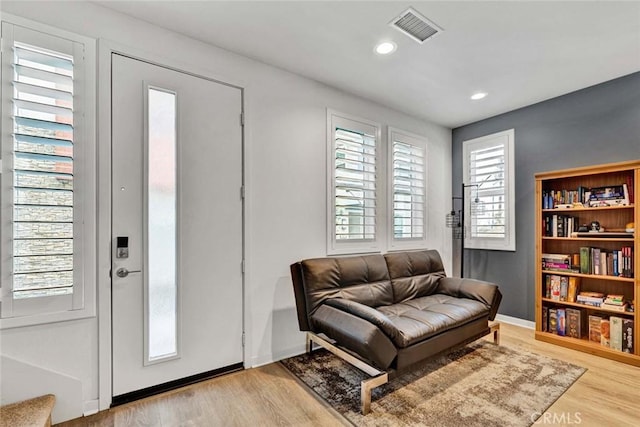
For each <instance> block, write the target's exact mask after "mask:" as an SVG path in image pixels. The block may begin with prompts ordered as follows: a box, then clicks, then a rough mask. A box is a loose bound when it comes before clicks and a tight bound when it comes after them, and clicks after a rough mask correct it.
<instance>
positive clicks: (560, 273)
mask: <svg viewBox="0 0 640 427" xmlns="http://www.w3.org/2000/svg"><path fill="white" fill-rule="evenodd" d="M542 273H543V274H556V275H558V276H572V277H584V278H587V279H596V280H613V281H614V282H629V283H635V281H636V280H635V279H634V278H631V277H620V276H605V275H602V274H582V273H573V272H564V271H561V270H542Z"/></svg>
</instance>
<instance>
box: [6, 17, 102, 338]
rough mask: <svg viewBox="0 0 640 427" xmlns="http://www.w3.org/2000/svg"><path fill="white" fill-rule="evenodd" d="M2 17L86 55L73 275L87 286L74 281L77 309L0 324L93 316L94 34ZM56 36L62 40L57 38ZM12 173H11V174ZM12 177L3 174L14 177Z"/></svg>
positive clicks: (79, 78)
mask: <svg viewBox="0 0 640 427" xmlns="http://www.w3.org/2000/svg"><path fill="white" fill-rule="evenodd" d="M2 23H3V25H2V27H7V28H8V27H9V26H11V28H14V27H18V28H22V29H24V30H26V31H27V32H29V33H34V35H33V37H37V38H39V37H50V36H51V37H53V38H57V40H60V39H64V40H66V41H69V42H71V43H72V46H73V55H74V57H76V58H79V56H78V55H83V56H82V57H81V58H82V61H78V64H77V65H78V69H77V70H76V71H77V72H76V77H75V78H74V80H75V82H77V84H78V85H79V87H80V86H81V87H82V89H81V90H79V92H80V93H81V94H82V97H81V98H80V99H78V100H76V102H77V105H76V106H75V107H76V108H75V110H77V111H79V112H80V113H81V114H82V120H80V121H78V122H77V123H76V125H75V128H74V133H75V135H74V141H80V142H81V143H80V144H75V145H74V151H75V152H74V158H76V159H79V161H78V162H74V163H75V164H74V168H75V169H76V171H77V172H76V174H75V175H76V177H77V178H78V179H76V180H74V192H75V193H76V197H77V199H76V200H79V201H80V202H79V203H77V204H75V206H74V258H75V259H74V279H75V280H76V282H77V283H81V284H82V286H81V287H82V289H78V287H79V286H74V294H73V296H72V306H73V309H71V310H66V311H54V312H48V313H46V312H45V313H37V314H29V315H24V316H20V315H19V314H18V315H17V316H16V317H8V318H3V319H0V329H5V328H16V327H22V326H31V325H38V324H46V323H53V322H61V321H67V320H76V319H82V318H88V317H94V316H95V315H96V284H95V282H94V274H95V271H96V237H95V236H96V220H95V218H96V211H97V207H96V185H95V184H96V176H95V175H96V172H95V171H96V166H97V161H96V160H97V159H96V91H95V88H96V68H95V64H96V41H95V39H92V38H89V37H85V36H82V35H79V34H75V33H72V32H69V31H64V30H60V29H58V28H54V27H51V26H48V25H45V24H41V23H38V22H35V21H31V20H28V19H24V18H21V17H17V16H13V15H10V14H4V15H3V17H2ZM4 24H7V25H4ZM12 32H13V30H12ZM29 37H31V35H29ZM12 40H13V37H11V40H8V39H5V38H4V37H3V40H2V43H3V46H2V49H3V52H5V55H3V62H6V61H7V59H5V58H9V57H10V55H8V54H6V52H8V48H9V47H8V46H6V43H7V42H11V41H12ZM53 42H55V43H58V42H57V41H55V40H54V41H53ZM78 45H82V46H83V49H82V50H80V51H78ZM4 80H6V79H4ZM74 84H75V83H74ZM5 90H6V88H5ZM8 93H11V92H8ZM6 108H7V106H6V105H4V103H3V109H2V111H3V116H6V114H4V113H5V112H6ZM4 119H5V117H3V120H4ZM5 126H6V129H7V130H8V129H11V128H12V125H11V126H8V125H7V123H4V124H3V126H2V127H3V128H5ZM6 133H7V132H6V131H5V134H6ZM5 137H6V135H3V140H4V139H5ZM5 143H6V141H3V145H6V144H5ZM4 154H8V153H6V152H5V151H3V155H4ZM9 158H10V157H9ZM7 160H9V159H7ZM5 166H7V167H10V166H11V165H7V164H6V163H5ZM7 178H10V175H9V176H8V177H7ZM7 178H5V179H4V180H5V181H11V180H10V179H7ZM4 190H6V188H5V187H3V190H2V191H3V192H4ZM78 195H79V197H78ZM76 197H74V198H76ZM74 203H75V202H74ZM7 217H9V218H10V217H11V216H7V215H4V216H3V219H6V218H7ZM3 227H4V225H3ZM76 227H81V232H80V233H77V232H76ZM3 270H5V271H10V269H7V268H6V266H3ZM3 283H8V281H7V280H3ZM6 292H7V290H6V288H5V289H3V290H2V293H3V294H5V295H4V296H5V297H6V298H4V303H3V306H4V307H7V306H8V305H10V304H9V303H10V301H9V298H10V296H8V295H6ZM34 302H37V301H34ZM12 314H13V313H12Z"/></svg>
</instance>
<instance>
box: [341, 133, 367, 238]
mask: <svg viewBox="0 0 640 427" xmlns="http://www.w3.org/2000/svg"><path fill="white" fill-rule="evenodd" d="M372 133H373V132H372ZM334 141H335V144H334V147H335V149H334V153H335V159H334V160H335V163H334V165H335V168H334V191H335V196H334V206H335V239H336V240H337V241H340V240H343V241H353V240H374V239H375V238H376V135H375V133H373V134H370V133H366V132H358V131H355V130H350V129H345V128H340V127H336V128H335V133H334Z"/></svg>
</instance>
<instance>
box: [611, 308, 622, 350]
mask: <svg viewBox="0 0 640 427" xmlns="http://www.w3.org/2000/svg"><path fill="white" fill-rule="evenodd" d="M609 327H610V330H611V338H610V339H609V342H610V347H611V349H612V350H618V351H622V318H621V317H617V316H611V317H609Z"/></svg>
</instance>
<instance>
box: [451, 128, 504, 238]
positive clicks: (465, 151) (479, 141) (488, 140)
mask: <svg viewBox="0 0 640 427" xmlns="http://www.w3.org/2000/svg"><path fill="white" fill-rule="evenodd" d="M498 140H504V142H499V141H498ZM499 144H502V145H503V146H504V150H505V168H506V171H505V178H504V182H505V187H506V188H505V198H506V200H505V215H506V217H507V218H506V224H505V225H506V227H505V237H504V238H493V239H488V238H480V237H478V238H473V237H471V233H470V232H469V233H466V234H465V242H464V245H465V249H486V250H498V251H515V250H516V219H515V154H514V151H515V148H514V145H515V131H514V129H509V130H505V131H502V132H497V133H494V134H491V135H485V136H481V137H479V138H474V139H470V140H467V141H463V143H462V182H463V183H465V184H468V183H469V168H468V159H469V155H470V152H471V151H472V149H478V148H479V147H483V146H495V145H499ZM467 190H468V193H469V194H473V192H474V191H475V190H474V189H473V187H470V188H468V189H467ZM465 194H466V193H465ZM469 199H470V197H468V195H467V197H465V219H464V224H463V226H464V228H465V230H470V223H471V215H470V209H469V207H470V202H469Z"/></svg>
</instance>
